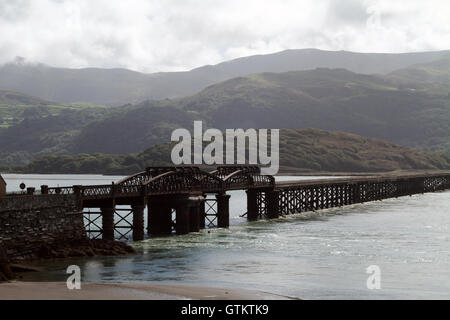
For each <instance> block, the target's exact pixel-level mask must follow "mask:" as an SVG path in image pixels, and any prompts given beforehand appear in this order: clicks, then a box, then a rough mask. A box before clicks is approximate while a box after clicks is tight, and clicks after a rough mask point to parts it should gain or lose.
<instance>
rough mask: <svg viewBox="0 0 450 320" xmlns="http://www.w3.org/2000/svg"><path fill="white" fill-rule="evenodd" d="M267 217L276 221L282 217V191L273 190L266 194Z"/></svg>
mask: <svg viewBox="0 0 450 320" xmlns="http://www.w3.org/2000/svg"><path fill="white" fill-rule="evenodd" d="M266 201H267V217H268V218H269V219H276V218H278V217H279V216H280V191H277V190H271V191H267V192H266Z"/></svg>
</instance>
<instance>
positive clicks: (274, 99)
mask: <svg viewBox="0 0 450 320" xmlns="http://www.w3.org/2000/svg"><path fill="white" fill-rule="evenodd" d="M190 119H196V120H203V121H204V122H205V125H207V126H209V127H215V128H219V129H225V128H252V127H253V128H320V129H324V130H339V131H344V132H350V133H355V134H359V135H363V136H368V137H374V138H380V139H384V140H387V141H391V142H395V143H398V144H400V145H405V146H413V147H419V148H424V149H426V150H429V151H450V96H448V95H432V94H429V93H426V92H414V91H411V90H403V89H399V88H396V87H394V86H392V83H391V82H390V81H388V80H386V79H384V78H382V77H378V76H368V75H359V74H355V73H352V72H349V71H346V70H343V69H335V70H331V69H317V70H311V71H299V72H287V73H281V74H275V73H265V74H256V75H251V76H248V77H241V78H235V79H232V80H228V81H226V82H223V83H220V84H217V85H214V86H210V87H208V88H206V89H204V90H203V91H201V92H200V93H198V94H196V95H194V96H191V97H187V98H183V99H177V100H165V101H163V102H146V103H142V104H140V105H137V106H135V107H133V108H128V109H122V112H120V113H116V114H114V115H111V117H109V118H108V119H105V120H100V121H98V122H95V123H91V124H90V125H88V126H87V127H85V128H84V129H83V130H82V131H81V133H80V135H79V136H77V137H76V138H75V140H74V144H73V146H74V148H73V152H76V153H80V152H87V153H92V152H103V153H129V152H137V151H139V150H142V149H144V148H145V147H147V146H149V145H152V144H154V143H159V142H163V141H165V140H167V139H169V137H170V133H171V128H173V127H177V126H178V127H185V128H188V129H189V128H190V129H191V127H192V121H190ZM105 137H107V139H105ZM124 137H126V139H125V138H124Z"/></svg>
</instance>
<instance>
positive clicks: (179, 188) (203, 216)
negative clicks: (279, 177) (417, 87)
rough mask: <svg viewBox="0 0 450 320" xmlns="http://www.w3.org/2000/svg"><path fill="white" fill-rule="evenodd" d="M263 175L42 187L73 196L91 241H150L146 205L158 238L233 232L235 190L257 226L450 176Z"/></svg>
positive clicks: (172, 172)
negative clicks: (241, 193)
mask: <svg viewBox="0 0 450 320" xmlns="http://www.w3.org/2000/svg"><path fill="white" fill-rule="evenodd" d="M260 173H261V172H260V168H259V167H258V166H222V167H218V168H217V169H215V170H214V171H211V172H207V171H205V170H201V169H200V168H198V167H151V168H147V169H146V170H145V171H144V172H140V173H137V174H135V175H132V176H129V177H126V178H124V179H122V180H120V181H117V182H116V183H112V184H109V185H96V186H72V187H57V188H49V187H48V186H42V187H41V193H42V194H75V195H76V196H77V197H78V199H79V201H80V207H82V208H83V210H84V214H85V218H86V222H87V223H86V230H87V232H88V233H89V234H90V235H91V237H94V238H97V237H100V236H101V237H102V238H103V239H109V240H113V239H114V238H115V234H118V237H117V238H118V239H128V238H127V235H128V234H130V233H132V235H133V240H135V241H138V240H143V239H144V233H145V230H144V219H145V217H144V209H145V207H146V206H147V208H148V210H147V211H148V215H147V233H148V234H149V235H152V236H153V235H168V234H172V233H174V232H175V233H176V234H186V233H189V232H197V231H199V230H200V229H202V228H205V227H212V226H215V227H219V228H226V227H228V226H229V199H230V195H227V194H226V192H227V191H230V190H245V191H246V192H247V212H246V216H247V219H248V220H257V219H261V218H268V219H273V218H278V217H279V216H282V215H287V214H294V213H302V212H305V211H314V210H320V209H326V208H332V207H338V206H344V205H350V204H355V203H362V202H367V201H375V200H382V199H386V198H393V197H400V196H406V195H412V194H417V193H424V192H434V191H439V190H445V189H449V188H450V173H439V174H422V175H402V176H400V175H396V176H368V177H358V178H338V179H320V180H297V181H286V182H275V179H274V177H273V176H267V175H261V174H260ZM208 195H209V197H208ZM211 195H213V196H214V197H213V198H211ZM122 206H128V207H129V208H128V209H125V208H121V207H122ZM93 209H94V210H95V209H96V210H97V211H91V210H93ZM86 210H88V211H86ZM130 216H132V219H131V217H130ZM100 221H101V222H100Z"/></svg>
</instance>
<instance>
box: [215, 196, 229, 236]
mask: <svg viewBox="0 0 450 320" xmlns="http://www.w3.org/2000/svg"><path fill="white" fill-rule="evenodd" d="M216 199H217V227H218V228H228V227H229V226H230V195H228V194H226V193H219V194H217V195H216Z"/></svg>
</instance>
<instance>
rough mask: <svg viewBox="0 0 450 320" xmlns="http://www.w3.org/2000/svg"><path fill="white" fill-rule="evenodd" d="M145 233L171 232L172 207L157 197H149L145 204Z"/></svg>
mask: <svg viewBox="0 0 450 320" xmlns="http://www.w3.org/2000/svg"><path fill="white" fill-rule="evenodd" d="M147 208H148V209H147V210H148V213H147V233H148V234H149V235H167V234H171V233H172V208H171V207H170V206H169V205H168V204H167V203H165V202H164V201H159V199H158V198H157V197H150V198H149V200H148V205H147Z"/></svg>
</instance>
